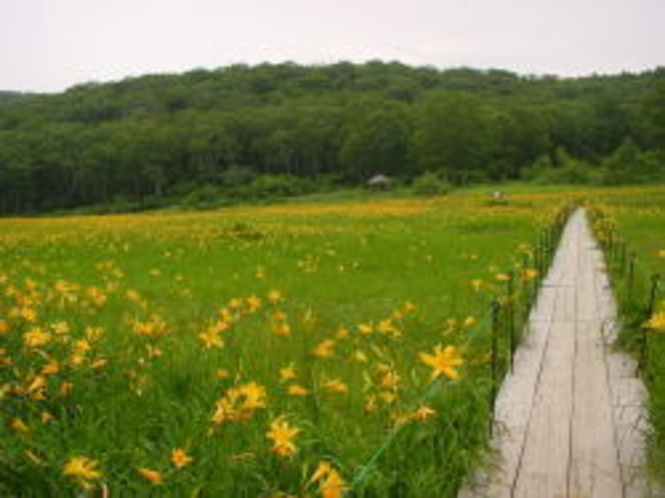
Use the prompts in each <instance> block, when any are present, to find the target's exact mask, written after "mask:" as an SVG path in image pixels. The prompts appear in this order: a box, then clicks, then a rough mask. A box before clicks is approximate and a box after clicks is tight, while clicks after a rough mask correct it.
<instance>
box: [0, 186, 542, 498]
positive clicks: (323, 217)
mask: <svg viewBox="0 0 665 498" xmlns="http://www.w3.org/2000/svg"><path fill="white" fill-rule="evenodd" d="M535 206H537V207H538V209H534V207H535ZM553 211H554V208H553V198H552V197H549V196H546V197H545V198H543V199H540V200H538V199H534V198H532V197H529V198H525V199H522V198H520V197H519V196H515V198H514V199H511V200H510V202H509V204H508V205H507V206H503V207H491V206H489V205H488V203H487V199H486V198H485V196H484V195H480V196H476V195H468V196H462V195H460V196H454V197H451V198H447V199H430V200H413V199H411V200H405V199H392V200H391V199H388V200H374V201H364V202H345V203H315V204H293V205H277V206H272V207H265V208H233V209H227V210H222V211H218V212H210V213H196V214H195V213H157V214H153V215H127V216H106V217H68V218H51V219H33V220H0V261H1V263H0V265H1V266H0V331H2V333H0V349H1V351H2V354H0V393H1V394H0V396H1V398H2V404H1V405H0V415H1V419H0V438H1V440H2V441H3V444H2V445H1V446H0V492H2V493H3V494H29V493H33V494H44V495H47V494H51V495H54V494H67V493H73V492H74V491H75V490H77V489H81V488H82V486H83V485H84V484H88V485H89V486H90V487H91V489H98V488H99V487H101V486H106V487H108V488H109V489H110V490H111V491H112V492H117V491H119V490H122V491H123V492H129V493H145V492H147V491H148V490H149V488H151V487H152V486H158V488H159V491H158V493H159V495H160V496H162V495H169V496H183V495H189V494H196V493H201V494H203V495H205V496H256V495H258V494H273V493H291V494H302V493H304V492H306V491H308V490H309V491H312V492H314V491H316V490H318V489H319V487H320V484H321V483H320V482H318V483H312V482H311V480H310V477H311V476H312V474H313V473H314V471H315V470H316V468H317V466H318V465H319V463H320V462H322V461H326V462H329V463H330V464H331V465H332V466H333V468H335V469H336V470H337V471H338V472H339V473H340V475H341V476H342V478H343V479H344V481H345V482H346V483H347V486H349V487H352V489H353V490H354V491H355V492H356V493H357V494H358V495H367V496H376V495H396V496H452V495H454V494H455V493H456V491H457V489H458V488H459V486H460V485H461V483H462V481H463V479H464V478H465V476H466V475H467V474H468V472H469V471H470V469H472V468H473V466H474V465H476V464H477V462H478V461H479V456H480V455H481V454H482V453H483V451H484V450H485V449H486V444H487V433H488V417H489V413H490V406H489V393H490V374H489V356H488V355H489V344H490V340H489V329H490V328H489V322H488V313H489V304H490V300H491V299H492V298H493V297H494V296H496V295H500V294H504V293H505V283H504V282H501V281H499V280H497V279H496V275H497V274H499V273H504V272H507V271H510V270H513V269H520V268H522V265H523V264H524V262H525V261H527V262H528V265H529V266H531V265H532V261H531V260H529V259H528V258H529V256H528V255H526V254H527V253H528V252H529V248H528V247H526V246H524V244H527V243H529V242H530V241H533V240H534V239H535V237H536V235H537V234H538V230H539V228H540V227H541V226H542V225H543V223H544V222H545V220H547V219H549V218H550V217H551V215H552V213H553ZM475 280H477V281H481V284H480V287H479V290H478V289H475V288H474V286H473V285H472V284H471V282H472V281H475ZM63 282H65V284H63ZM517 286H518V289H527V288H528V289H531V283H530V282H526V283H523V282H522V281H521V280H520V281H518V282H517ZM275 290H276V291H279V293H280V295H281V296H282V298H281V299H280V300H279V301H278V302H272V303H271V302H270V301H269V299H268V296H269V295H270V293H271V291H275ZM254 297H256V298H258V299H260V303H258V302H257V304H256V306H255V309H252V307H251V301H252V299H253V298H254ZM236 302H239V303H240V305H238V306H236ZM30 311H33V312H34V314H35V316H34V317H31V316H30ZM278 312H279V313H278ZM280 313H281V315H282V316H281V317H280V316H277V315H278V314H280ZM518 320H519V317H518ZM219 322H222V323H225V324H226V325H227V326H228V327H229V329H228V330H226V331H223V332H219V333H218V334H217V335H218V336H219V337H220V338H221V339H222V340H223V342H224V346H223V347H220V348H218V347H210V348H207V347H206V345H205V343H204V341H202V340H201V337H200V334H201V333H203V332H205V331H206V330H207V329H209V328H210V326H211V325H214V324H216V323H219ZM382 322H383V325H381V324H382ZM61 323H66V324H67V326H68V329H69V330H59V331H58V330H57V329H58V327H59V326H58V325H57V324H61ZM285 323H286V324H288V326H289V327H290V333H289V334H288V335H286V336H283V335H279V334H276V333H275V332H276V330H277V328H278V327H279V325H280V324H285ZM141 324H143V326H144V328H143V329H141V328H140V327H141ZM146 324H147V325H146ZM160 324H163V325H160ZM363 325H365V326H371V327H372V332H371V333H363V332H362V330H363V327H362V326H363ZM60 327H62V326H60ZM150 327H152V330H150ZM35 329H39V330H41V332H42V333H46V334H48V340H46V341H45V342H44V343H43V344H34V343H31V342H30V338H31V337H34V331H35ZM343 329H344V330H346V331H347V332H346V333H345V332H340V331H341V330H343ZM282 331H283V330H282ZM277 332H279V330H277ZM31 333H32V334H33V335H30V334H31ZM213 335H214V334H213ZM324 341H332V344H333V347H331V348H329V349H331V350H332V351H333V354H331V355H329V356H326V355H323V356H324V357H321V355H318V356H317V354H315V353H314V351H315V350H316V348H317V347H319V346H320V345H321V344H322V343H323V342H324ZM506 341H507V339H506V337H505V336H504V337H502V338H501V344H502V348H503V349H502V353H501V362H502V366H503V368H505V361H506V359H505V356H506V354H505V344H506ZM38 342H39V341H38ZM439 344H440V345H442V346H448V345H451V346H454V347H455V348H457V349H458V350H459V351H460V352H461V354H462V356H463V358H464V364H463V365H462V366H461V367H460V379H459V380H450V379H446V378H445V377H444V376H442V377H440V378H439V379H438V380H437V381H435V382H432V381H431V375H432V370H431V368H430V367H429V366H427V365H425V364H424V363H422V362H421V361H420V360H419V355H420V354H421V353H423V352H427V353H431V352H432V351H433V348H434V347H435V346H436V345H439ZM322 349H324V350H325V347H323V348H322ZM324 352H325V351H324ZM291 364H292V365H293V366H294V367H295V371H296V375H297V377H296V379H291V380H287V381H284V380H283V379H280V369H282V368H284V367H287V366H289V365H291ZM46 365H50V366H51V367H52V366H53V365H57V367H58V368H57V371H55V372H53V371H51V372H48V373H44V367H45V366H46ZM330 380H339V382H341V383H343V384H344V385H345V386H346V387H347V388H348V392H345V393H336V392H332V391H331V390H330V389H329V388H326V386H325V384H326V382H327V381H330ZM250 382H256V383H258V384H259V385H260V386H262V387H263V388H265V391H266V393H267V397H266V400H265V406H263V407H259V408H257V409H255V410H249V411H248V412H247V413H245V415H246V416H245V417H244V420H237V421H227V422H224V423H221V424H220V423H215V422H214V421H213V420H212V419H213V415H214V414H215V407H216V403H217V401H218V400H220V399H221V398H223V397H224V396H227V397H228V395H229V392H230V390H232V389H234V388H236V387H238V386H242V385H246V384H247V383H250ZM296 383H297V384H298V385H299V386H302V387H305V388H306V389H307V390H308V391H309V392H310V395H309V396H306V397H294V396H290V395H289V394H288V391H287V389H288V386H290V385H293V384H296ZM423 405H427V406H428V407H431V408H432V409H433V410H434V411H435V414H434V415H433V416H431V417H429V418H427V419H426V420H417V419H414V418H413V415H414V412H415V410H416V409H417V408H419V407H421V406H423ZM279 417H285V420H287V421H288V423H289V424H290V425H291V426H293V427H297V428H299V430H300V432H299V433H298V434H297V435H296V437H295V439H294V443H295V445H296V447H297V451H296V452H295V453H294V454H293V455H292V456H289V457H281V456H279V455H277V454H275V452H273V451H271V446H272V443H271V441H270V440H269V439H267V437H266V433H267V431H268V430H269V427H270V424H271V422H274V421H275V420H276V419H278V418H279ZM17 421H20V422H21V423H23V424H25V426H26V427H27V428H28V429H27V430H21V426H20V424H19V423H18V422H17ZM391 438H392V439H391ZM387 439H390V440H391V444H389V445H387V446H386V447H385V451H381V452H379V453H376V451H377V449H379V448H381V447H382V445H383V444H384V443H385V442H386V440H387ZM175 448H183V449H185V450H186V452H187V453H188V454H189V455H191V456H192V457H193V461H192V462H191V463H190V464H189V465H187V466H185V467H183V468H176V467H175V466H174V465H173V464H172V462H171V461H170V455H171V452H172V450H173V449H175ZM75 456H85V457H87V458H89V459H91V460H94V461H95V462H97V465H98V468H99V470H100V471H101V472H102V475H101V476H99V477H96V476H90V477H89V479H87V483H85V482H82V480H80V479H79V480H77V479H75V478H73V477H72V476H66V475H63V468H64V466H65V465H66V463H67V462H68V461H70V459H71V458H72V457H75ZM373 457H374V460H372V461H373V462H374V463H375V464H376V465H373V466H371V467H367V466H366V464H367V462H368V461H370V459H372V458H373ZM141 468H148V469H150V470H153V471H157V472H159V473H160V474H161V475H162V477H163V483H162V484H157V485H154V484H151V483H150V482H148V481H147V480H146V479H145V478H144V477H142V476H141V475H140V474H139V472H138V470H137V469H141Z"/></svg>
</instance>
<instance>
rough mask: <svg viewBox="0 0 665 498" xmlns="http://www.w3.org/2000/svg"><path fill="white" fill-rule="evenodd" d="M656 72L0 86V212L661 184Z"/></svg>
mask: <svg viewBox="0 0 665 498" xmlns="http://www.w3.org/2000/svg"><path fill="white" fill-rule="evenodd" d="M664 154H665V68H658V69H654V70H652V71H646V72H642V73H639V74H630V73H624V74H618V75H610V76H601V75H594V76H589V77H584V78H558V77H555V76H540V77H534V76H521V75H517V74H514V73H511V72H508V71H502V70H473V69H467V68H459V69H448V70H438V69H435V68H431V67H409V66H406V65H403V64H400V63H394V62H393V63H386V62H379V61H374V62H369V63H365V64H351V63H338V64H333V65H326V66H301V65H297V64H293V63H284V64H261V65H257V66H246V65H234V66H229V67H224V68H220V69H216V70H203V69H198V70H194V71H190V72H187V73H184V74H164V75H147V76H142V77H138V78H130V79H126V80H123V81H118V82H113V83H104V84H99V83H89V84H84V85H79V86H75V87H72V88H70V89H68V90H67V91H65V92H62V93H58V94H29V95H21V94H13V93H10V92H0V214H3V215H8V214H21V213H34V212H46V211H51V210H60V209H71V208H76V207H80V206H87V205H94V204H101V203H118V204H120V205H122V204H123V203H129V204H133V205H140V206H144V207H150V206H152V205H162V204H163V203H165V202H170V201H171V200H173V199H182V198H188V197H189V198H191V199H196V198H197V197H205V196H216V195H222V196H227V197H228V198H230V199H233V198H234V197H242V196H252V195H271V194H278V195H280V194H284V195H288V194H293V193H299V192H304V191H309V190H315V189H322V188H337V187H340V186H346V185H359V184H363V183H364V182H365V181H366V180H367V179H368V178H369V177H370V176H372V175H374V174H376V173H383V174H386V175H390V176H393V177H396V178H398V179H401V180H404V181H410V180H412V179H414V178H416V177H418V176H420V175H423V174H425V173H430V174H431V173H435V174H437V175H439V176H440V177H441V178H443V179H445V180H446V181H448V182H450V183H452V184H467V183H472V182H484V181H509V180H515V179H529V180H532V181H541V182H556V181H566V182H574V181H577V182H601V183H635V182H641V181H642V182H644V181H654V180H657V179H665V160H664Z"/></svg>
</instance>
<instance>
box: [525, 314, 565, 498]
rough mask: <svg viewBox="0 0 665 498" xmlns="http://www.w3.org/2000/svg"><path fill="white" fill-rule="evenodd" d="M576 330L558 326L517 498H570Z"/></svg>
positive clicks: (537, 398) (540, 386)
mask: <svg viewBox="0 0 665 498" xmlns="http://www.w3.org/2000/svg"><path fill="white" fill-rule="evenodd" d="M574 334H575V327H574V324H573V323H572V322H556V321H555V322H554V323H553V325H552V331H551V332H550V337H549V346H548V348H547V353H546V354H545V358H544V360H543V367H542V372H541V375H540V379H539V382H538V387H537V391H536V396H535V399H534V406H533V411H532V414H531V419H530V421H529V429H528V431H527V435H526V441H525V447H524V450H523V455H522V459H521V462H520V466H519V468H518V471H517V478H516V482H515V486H514V489H513V496H524V497H533V496H542V497H553V496H567V481H568V477H567V476H568V463H569V458H570V422H569V421H570V418H571V415H572V405H573V403H572V400H573V370H572V368H566V366H570V365H572V364H573V359H574V355H575V347H574V346H575V340H574Z"/></svg>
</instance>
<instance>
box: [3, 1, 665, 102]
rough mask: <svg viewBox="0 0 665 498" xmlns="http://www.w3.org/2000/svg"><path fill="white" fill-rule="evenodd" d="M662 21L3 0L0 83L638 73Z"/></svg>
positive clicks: (293, 4) (320, 4)
mask: <svg viewBox="0 0 665 498" xmlns="http://www.w3.org/2000/svg"><path fill="white" fill-rule="evenodd" d="M663 26H665V0H334V1H333V0H0V89H4V90H24V91H60V90H63V89H65V88H67V87H69V86H71V85H74V84H77V83H83V82H89V81H107V80H117V79H122V78H124V77H126V76H136V75H140V74H144V73H154V72H160V73H161V72H180V71H186V70H189V69H193V68H196V67H205V68H216V67H220V66H225V65H228V64H231V63H235V62H246V63H250V64H254V63H259V62H263V61H269V62H283V61H286V60H292V61H295V62H300V63H308V64H312V63H314V64H320V63H332V62H336V61H339V60H350V61H365V60H369V59H384V60H399V61H402V62H405V63H408V64H414V65H434V66H437V67H441V68H445V67H452V66H471V67H478V68H489V67H493V68H502V69H509V70H512V71H516V72H519V73H527V74H543V73H548V74H559V75H562V76H565V75H582V74H590V73H594V72H596V73H608V72H609V73H614V72H620V71H623V70H629V71H638V70H643V69H649V68H653V67H655V66H658V65H665V28H664V27H663Z"/></svg>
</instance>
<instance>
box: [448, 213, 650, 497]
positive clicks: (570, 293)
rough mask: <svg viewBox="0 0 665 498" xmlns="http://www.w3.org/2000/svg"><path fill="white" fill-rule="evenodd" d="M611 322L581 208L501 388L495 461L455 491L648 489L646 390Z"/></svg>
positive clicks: (581, 493)
mask: <svg viewBox="0 0 665 498" xmlns="http://www.w3.org/2000/svg"><path fill="white" fill-rule="evenodd" d="M616 329H617V325H616V304H615V301H614V298H613V296H612V293H611V289H610V284H609V280H608V276H607V273H606V272H605V269H604V266H603V257H602V254H601V252H600V250H599V248H598V247H597V244H596V242H595V240H594V238H593V236H592V235H591V232H590V229H589V227H588V224H587V219H586V215H585V213H584V211H583V210H578V211H576V212H575V213H574V214H573V215H572V216H571V218H570V220H569V221H568V224H567V226H566V228H565V230H564V232H563V235H562V238H561V242H560V245H559V248H558V249H557V253H556V255H555V258H554V262H553V264H552V267H551V269H550V270H549V273H548V275H547V278H546V279H545V280H544V282H543V287H542V289H541V291H540V294H539V297H538V301H537V303H536V305H535V306H534V308H533V309H532V311H531V315H530V318H529V332H528V334H527V335H526V336H525V338H524V340H523V343H522V345H521V346H520V348H519V349H518V351H517V353H516V355H515V364H514V370H513V372H512V373H508V375H507V377H506V379H505V380H504V383H503V385H502V387H501V390H500V391H499V394H498V398H497V402H496V409H495V417H496V425H495V431H494V434H495V435H494V438H493V446H494V448H495V449H496V462H495V463H496V468H494V469H493V470H483V471H480V472H479V473H478V474H477V475H476V476H474V478H473V482H472V483H471V484H469V487H468V488H467V489H465V490H463V491H462V492H461V493H460V497H465V498H468V497H480V496H491V497H513V496H518V497H536V498H550V497H562V498H563V497H566V498H567V497H570V498H587V497H599V498H600V497H602V498H613V497H638V496H639V497H642V496H652V494H651V493H650V492H649V491H648V489H647V486H646V479H645V478H644V476H643V474H642V467H643V462H644V443H645V430H646V428H647V427H646V419H645V412H644V408H643V406H644V401H645V400H646V396H647V394H646V389H645V387H644V385H643V384H642V381H641V380H640V379H639V378H638V376H637V365H636V363H635V362H634V361H633V360H632V359H631V358H629V357H628V356H626V355H624V354H620V353H619V352H616V351H613V349H612V347H611V344H612V342H613V340H614V338H615V335H616V332H617V330H616ZM653 496H655V495H653Z"/></svg>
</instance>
